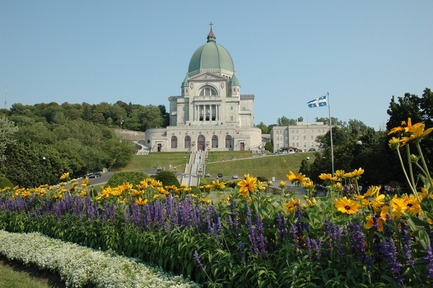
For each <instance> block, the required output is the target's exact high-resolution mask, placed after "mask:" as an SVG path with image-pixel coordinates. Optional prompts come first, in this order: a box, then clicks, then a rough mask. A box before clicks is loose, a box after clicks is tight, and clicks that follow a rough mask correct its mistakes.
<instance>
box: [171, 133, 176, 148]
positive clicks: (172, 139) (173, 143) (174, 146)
mask: <svg viewBox="0 0 433 288" xmlns="http://www.w3.org/2000/svg"><path fill="white" fill-rule="evenodd" d="M171 148H177V137H176V136H171Z"/></svg>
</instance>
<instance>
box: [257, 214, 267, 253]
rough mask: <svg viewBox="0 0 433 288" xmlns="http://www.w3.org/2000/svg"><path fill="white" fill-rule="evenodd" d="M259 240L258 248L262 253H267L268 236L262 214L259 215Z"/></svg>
mask: <svg viewBox="0 0 433 288" xmlns="http://www.w3.org/2000/svg"><path fill="white" fill-rule="evenodd" d="M256 225H257V239H256V240H257V241H258V248H259V251H260V252H261V253H266V252H267V251H266V236H265V229H264V228H263V220H262V218H261V217H260V215H257V224H256Z"/></svg>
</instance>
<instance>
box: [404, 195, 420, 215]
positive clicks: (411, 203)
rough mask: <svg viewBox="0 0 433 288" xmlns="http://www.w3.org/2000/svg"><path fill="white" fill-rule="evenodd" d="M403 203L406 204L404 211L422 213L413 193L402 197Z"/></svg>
mask: <svg viewBox="0 0 433 288" xmlns="http://www.w3.org/2000/svg"><path fill="white" fill-rule="evenodd" d="M403 201H404V204H405V205H406V212H408V213H410V214H415V215H417V214H421V213H422V209H421V204H420V203H419V201H418V198H416V196H415V195H413V194H410V195H409V196H408V195H406V196H405V197H404V198H403Z"/></svg>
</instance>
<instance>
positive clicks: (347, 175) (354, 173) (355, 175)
mask: <svg viewBox="0 0 433 288" xmlns="http://www.w3.org/2000/svg"><path fill="white" fill-rule="evenodd" d="M362 174H364V169H362V168H359V169H355V170H353V171H352V172H348V173H345V174H344V178H359V177H361V175H362Z"/></svg>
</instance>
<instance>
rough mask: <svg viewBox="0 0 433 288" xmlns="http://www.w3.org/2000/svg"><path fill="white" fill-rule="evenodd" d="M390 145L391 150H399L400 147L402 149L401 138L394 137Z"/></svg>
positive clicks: (390, 140)
mask: <svg viewBox="0 0 433 288" xmlns="http://www.w3.org/2000/svg"><path fill="white" fill-rule="evenodd" d="M388 143H389V144H388V146H389V148H391V149H397V148H398V147H400V143H401V141H400V139H399V138H396V137H392V138H391V139H389V142H388Z"/></svg>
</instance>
